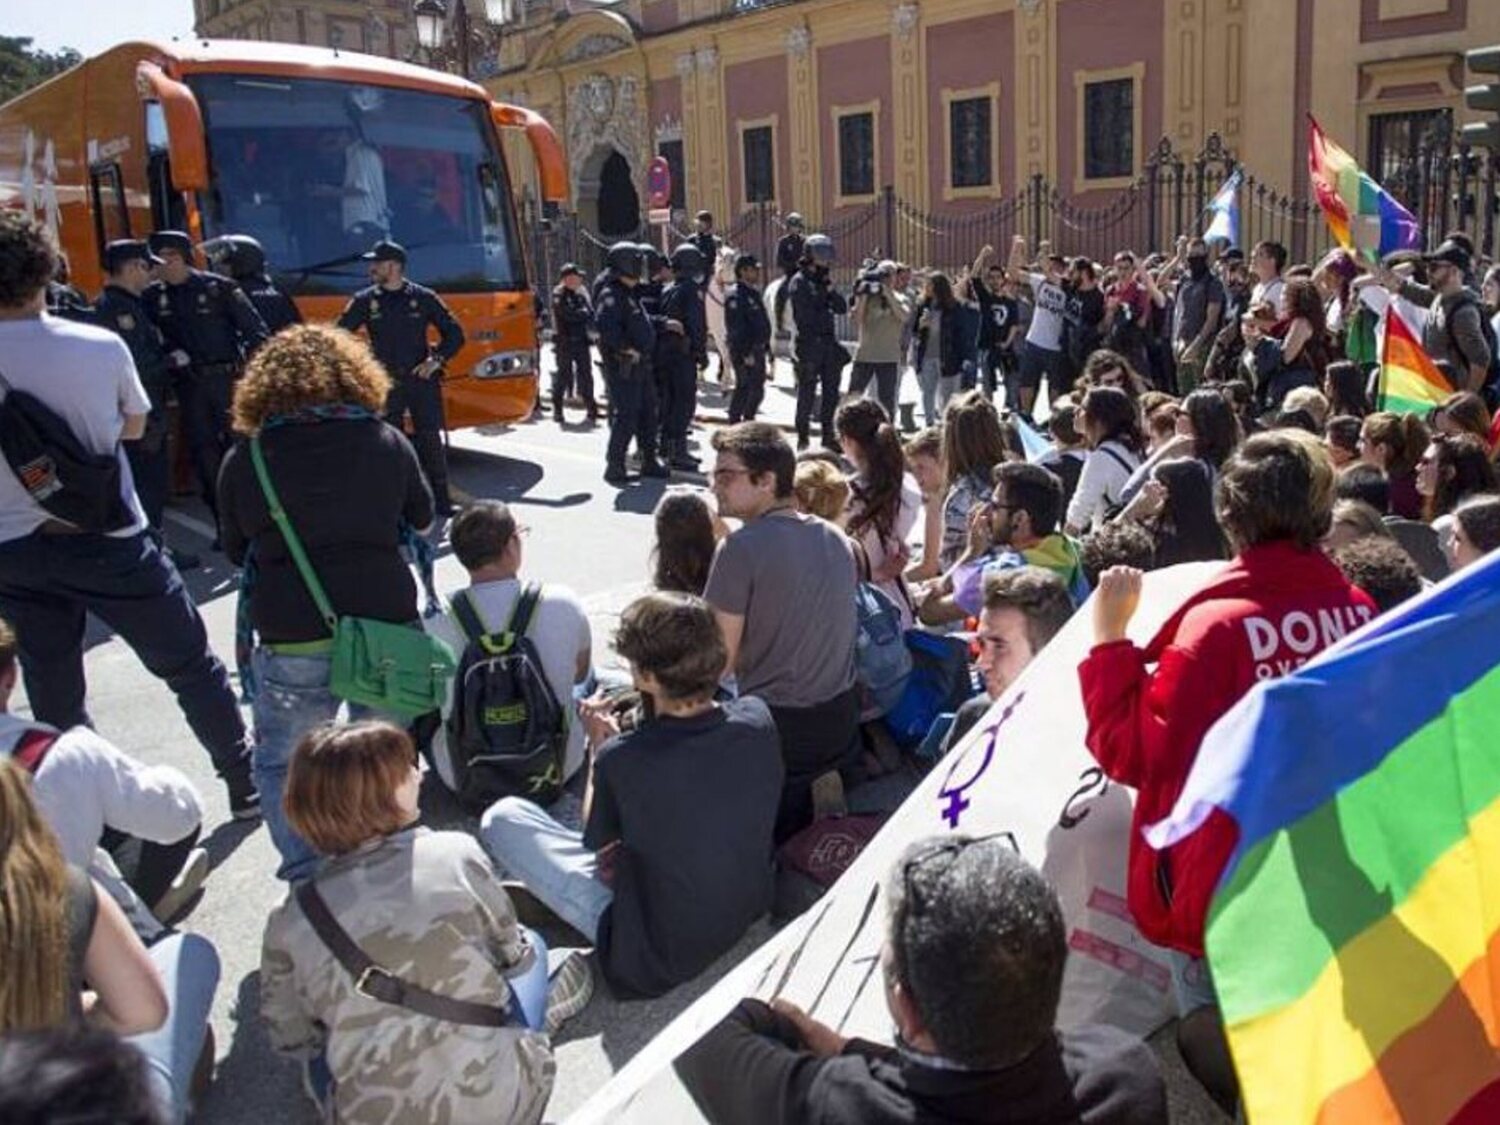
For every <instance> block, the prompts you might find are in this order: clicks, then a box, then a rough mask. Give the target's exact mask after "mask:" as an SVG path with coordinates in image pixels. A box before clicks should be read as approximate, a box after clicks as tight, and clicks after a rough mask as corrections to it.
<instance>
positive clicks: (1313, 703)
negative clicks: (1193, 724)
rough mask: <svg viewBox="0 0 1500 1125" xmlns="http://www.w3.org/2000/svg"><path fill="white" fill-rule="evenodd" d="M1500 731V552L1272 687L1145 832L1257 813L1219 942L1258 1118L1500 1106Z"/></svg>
mask: <svg viewBox="0 0 1500 1125" xmlns="http://www.w3.org/2000/svg"><path fill="white" fill-rule="evenodd" d="M1267 624H1268V627H1269V628H1273V629H1276V630H1278V631H1279V632H1281V633H1282V635H1283V636H1284V637H1285V638H1286V640H1287V643H1288V644H1289V645H1290V646H1291V647H1292V648H1293V649H1294V650H1295V649H1296V648H1297V647H1298V645H1299V644H1303V643H1305V644H1307V645H1309V646H1310V645H1311V643H1312V641H1313V640H1314V639H1315V635H1316V634H1317V632H1318V631H1319V630H1322V629H1327V628H1331V627H1336V626H1337V624H1338V623H1335V622H1332V621H1329V622H1324V621H1322V620H1321V615H1320V618H1319V619H1317V620H1315V619H1314V618H1313V617H1312V616H1311V615H1308V614H1304V613H1299V612H1296V611H1293V612H1291V613H1288V614H1286V615H1285V616H1284V617H1283V618H1282V619H1281V620H1280V621H1279V622H1278V621H1274V620H1272V621H1270V622H1268V623H1267ZM1497 729H1500V555H1492V556H1491V557H1489V558H1488V559H1484V560H1481V561H1480V562H1479V563H1477V564H1475V565H1474V566H1471V567H1469V568H1468V569H1466V570H1464V571H1462V572H1460V573H1459V574H1457V575H1455V576H1453V577H1452V578H1450V579H1449V580H1448V581H1446V582H1444V583H1443V584H1442V585H1441V586H1439V587H1437V588H1436V589H1433V590H1431V591H1429V592H1428V593H1426V594H1425V595H1423V596H1421V597H1419V598H1417V599H1415V600H1414V601H1412V602H1409V603H1407V604H1406V605H1405V606H1402V607H1400V608H1399V609H1397V610H1395V611H1393V612H1392V613H1390V614H1389V615H1388V616H1386V617H1383V618H1381V619H1379V620H1378V621H1376V622H1375V623H1374V624H1372V625H1371V626H1369V627H1368V628H1367V629H1365V630H1363V631H1362V632H1360V633H1359V634H1358V635H1357V636H1352V637H1348V638H1346V639H1345V640H1343V641H1341V642H1339V643H1338V644H1337V645H1335V646H1334V647H1332V648H1330V649H1328V650H1327V651H1326V652H1325V653H1323V654H1322V655H1321V656H1320V657H1318V658H1317V659H1315V660H1313V661H1312V662H1310V663H1309V664H1307V665H1306V666H1304V667H1303V668H1301V669H1299V670H1297V671H1294V672H1292V673H1291V674H1289V675H1287V676H1285V677H1284V678H1282V679H1280V680H1275V681H1270V682H1267V683H1265V684H1261V685H1258V686H1257V687H1256V689H1255V690H1254V691H1252V692H1251V693H1250V694H1249V695H1248V696H1246V697H1245V699H1243V700H1242V701H1241V702H1240V703H1239V704H1238V705H1237V706H1236V707H1235V708H1234V709H1233V710H1231V711H1230V712H1229V714H1228V715H1226V716H1225V717H1224V718H1223V719H1222V720H1221V721H1220V722H1219V723H1218V724H1217V725H1216V726H1215V727H1214V728H1213V730H1211V731H1210V732H1209V734H1208V737H1207V738H1206V739H1205V740H1204V743H1203V748H1202V750H1201V751H1200V752H1199V755H1198V759H1197V762H1196V763H1195V765H1194V767H1193V771H1192V774H1191V775H1190V776H1189V778H1188V782H1187V785H1186V786H1185V787H1184V790H1183V794H1182V796H1181V797H1180V798H1179V800H1178V803H1177V807H1176V808H1175V809H1173V811H1172V815H1171V816H1170V817H1169V818H1168V819H1167V820H1165V821H1163V822H1162V823H1160V824H1156V825H1153V826H1151V828H1149V829H1148V830H1147V838H1148V839H1149V840H1150V841H1151V843H1152V844H1153V845H1154V846H1157V847H1162V846H1166V845H1168V844H1170V843H1172V842H1174V841H1176V840H1180V839H1182V838H1183V837H1185V836H1186V835H1188V833H1190V832H1191V831H1193V830H1194V829H1195V828H1196V827H1197V826H1198V825H1200V824H1201V823H1202V822H1203V821H1204V820H1205V819H1207V817H1208V816H1209V814H1210V813H1211V812H1212V811H1213V810H1215V809H1219V810H1222V811H1223V812H1224V813H1227V814H1228V815H1229V816H1230V817H1232V818H1233V820H1234V822H1235V824H1236V826H1237V827H1238V829H1239V844H1238V846H1237V848H1236V851H1235V853H1234V855H1233V856H1232V857H1231V859H1230V863H1229V866H1228V868H1227V870H1226V873H1225V875H1224V877H1223V879H1222V881H1221V882H1220V884H1219V888H1218V891H1217V893H1216V895H1215V897H1214V901H1213V904H1212V906H1211V908H1210V912H1209V920H1208V932H1207V941H1206V944H1207V950H1208V958H1209V964H1210V967H1211V969H1212V971H1213V980H1214V984H1215V986H1216V988H1217V991H1218V995H1219V1000H1220V1004H1221V1008H1222V1012H1223V1016H1224V1021H1225V1027H1226V1028H1227V1030H1228V1034H1229V1043H1230V1048H1231V1050H1232V1051H1233V1054H1234V1060H1235V1067H1236V1069H1237V1070H1238V1072H1239V1077H1240V1084H1241V1091H1242V1095H1243V1098H1244V1104H1245V1110H1246V1113H1247V1116H1248V1118H1249V1121H1250V1122H1251V1125H1300V1123H1319V1125H1344V1123H1346V1122H1357V1123H1358V1125H1375V1123H1381V1125H1384V1123H1387V1122H1389V1123H1397V1122H1401V1123H1404V1125H1436V1123H1438V1122H1458V1123H1460V1125H1480V1123H1482V1122H1483V1123H1490V1122H1495V1121H1500V746H1497V742H1496V734H1495V732H1496V730H1497Z"/></svg>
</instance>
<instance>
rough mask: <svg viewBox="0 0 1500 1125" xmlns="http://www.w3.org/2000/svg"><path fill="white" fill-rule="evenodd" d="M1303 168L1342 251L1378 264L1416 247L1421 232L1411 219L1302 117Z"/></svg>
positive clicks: (1313, 122) (1311, 119)
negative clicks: (1304, 137) (1304, 133)
mask: <svg viewBox="0 0 1500 1125" xmlns="http://www.w3.org/2000/svg"><path fill="white" fill-rule="evenodd" d="M1307 167H1308V170H1309V171H1310V172H1311V174H1312V185H1313V192H1314V193H1315V194H1316V195H1317V197H1318V206H1319V207H1321V208H1322V209H1323V217H1324V218H1326V219H1327V220H1328V229H1329V230H1331V231H1332V232H1333V237H1334V238H1335V239H1337V240H1338V244H1339V245H1340V246H1342V247H1343V248H1344V249H1346V250H1358V251H1359V252H1361V253H1363V254H1364V255H1365V256H1366V257H1367V258H1369V259H1370V260H1371V261H1377V262H1378V261H1379V260H1380V259H1381V258H1383V257H1384V256H1385V255H1387V254H1389V253H1391V252H1392V251H1394V250H1415V249H1418V248H1420V247H1421V245H1422V228H1421V227H1419V226H1418V225H1417V220H1416V219H1415V218H1413V217H1412V213H1411V212H1410V211H1408V210H1407V209H1406V208H1405V207H1403V206H1401V204H1400V203H1398V202H1397V201H1396V198H1395V197H1394V196H1393V195H1391V193H1390V192H1388V191H1386V190H1385V188H1383V187H1381V186H1380V185H1379V184H1377V183H1376V182H1375V181H1374V180H1373V179H1371V178H1370V176H1369V174H1368V173H1366V172H1365V171H1364V170H1363V169H1362V168H1360V166H1359V165H1358V164H1356V163H1355V162H1354V157H1352V156H1350V155H1349V154H1348V153H1347V152H1345V151H1344V150H1343V149H1342V148H1340V147H1339V146H1338V145H1336V144H1334V143H1333V142H1332V141H1330V140H1329V139H1328V137H1327V136H1326V135H1324V133H1323V129H1322V127H1321V126H1320V125H1319V124H1318V122H1317V120H1316V119H1315V118H1314V117H1313V116H1312V114H1308V115H1307Z"/></svg>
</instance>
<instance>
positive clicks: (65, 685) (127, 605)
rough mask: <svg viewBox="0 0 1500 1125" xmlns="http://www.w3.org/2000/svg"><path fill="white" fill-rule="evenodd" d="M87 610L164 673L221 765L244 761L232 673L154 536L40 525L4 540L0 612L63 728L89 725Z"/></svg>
mask: <svg viewBox="0 0 1500 1125" xmlns="http://www.w3.org/2000/svg"><path fill="white" fill-rule="evenodd" d="M90 613H92V614H93V615H94V616H95V617H97V618H99V620H100V621H102V622H104V624H105V625H107V626H108V627H109V628H110V629H112V630H114V631H115V632H116V633H117V634H119V636H120V639H121V640H123V641H124V642H125V643H126V644H128V645H129V646H130V647H131V649H132V650H133V651H134V652H135V654H136V656H138V657H140V660H141V663H142V664H144V665H145V666H146V669H147V670H148V671H149V672H150V673H151V674H152V675H154V676H156V677H157V678H158V679H160V680H165V681H166V684H167V686H168V687H169V688H171V689H172V691H173V693H174V694H175V695H176V696H177V705H178V706H179V707H180V708H182V714H183V716H184V717H185V718H186V719H187V722H188V726H189V727H191V728H192V730H193V735H194V736H195V737H196V738H197V739H198V742H199V743H200V744H201V745H202V746H203V748H204V749H205V750H207V751H208V755H209V757H210V758H211V759H212V760H213V764H214V770H215V772H216V773H218V775H219V776H220V777H225V776H226V775H229V774H231V773H233V772H234V771H235V770H236V769H243V768H244V767H243V757H244V753H245V746H246V743H247V741H248V740H247V737H246V734H245V721H244V719H243V718H242V717H241V716H240V708H239V703H238V702H237V701H236V699H235V697H234V689H233V688H232V687H230V686H229V673H228V672H227V671H225V669H224V665H223V663H222V662H221V661H220V660H219V658H218V657H217V656H215V655H214V653H213V650H212V649H210V648H209V647H208V632H207V630H206V629H205V628H204V627H203V618H202V617H200V616H199V614H198V607H197V606H196V605H194V604H193V599H192V595H190V594H189V593H188V591H187V587H185V586H184V585H183V584H182V578H181V576H180V575H178V573H177V568H176V567H174V566H173V565H172V564H171V563H170V562H168V561H167V559H166V556H164V555H163V554H162V552H161V549H160V548H159V547H158V546H157V544H156V540H155V539H154V538H152V536H151V535H149V534H148V533H146V532H144V531H143V532H141V533H139V534H137V535H131V536H128V537H126V538H123V539H115V538H111V537H110V536H107V535H44V534H42V533H41V532H39V531H38V532H34V533H33V534H31V535H28V536H26V537H24V538H22V539H12V540H10V541H8V542H5V543H0V614H3V615H4V617H5V619H6V620H7V621H9V622H10V624H11V626H12V627H13V628H14V629H15V631H16V636H17V638H18V644H19V646H20V657H21V670H22V672H24V673H25V676H26V693H27V696H28V698H29V699H30V700H31V712H32V714H33V715H35V716H36V718H37V719H38V720H39V721H41V722H44V723H48V724H50V725H52V726H54V727H58V728H60V729H62V730H66V729H67V728H69V727H75V726H84V725H89V714H88V709H87V707H86V706H85V696H86V693H87V685H86V682H85V680H84V675H83V635H84V625H85V621H86V618H87V616H88V614H90Z"/></svg>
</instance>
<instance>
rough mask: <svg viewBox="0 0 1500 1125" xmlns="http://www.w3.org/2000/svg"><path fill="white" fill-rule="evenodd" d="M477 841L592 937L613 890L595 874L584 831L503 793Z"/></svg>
mask: <svg viewBox="0 0 1500 1125" xmlns="http://www.w3.org/2000/svg"><path fill="white" fill-rule="evenodd" d="M479 842H480V843H482V844H483V845H484V848H485V850H486V851H487V852H489V853H490V856H491V857H492V858H493V859H494V860H495V862H496V863H498V864H500V866H501V867H504V868H505V869H506V870H507V871H508V872H510V874H511V875H512V876H514V877H515V878H517V879H519V880H521V882H523V883H525V884H526V886H527V889H529V890H530V891H531V893H532V894H534V895H536V897H537V898H539V899H541V900H542V902H544V903H546V904H547V906H548V907H549V908H550V909H551V910H552V912H553V913H555V914H556V915H557V916H558V917H559V918H561V919H562V920H563V921H564V922H566V923H568V925H570V926H572V927H573V928H574V929H575V930H577V931H578V932H579V933H581V934H582V935H583V936H584V937H586V938H588V939H589V940H590V941H594V942H597V941H598V940H599V919H600V918H602V917H603V916H604V912H605V910H607V909H608V908H609V904H610V903H611V902H613V901H614V897H615V894H614V892H613V891H612V890H610V889H609V887H608V886H606V885H605V884H604V883H602V882H600V880H599V877H598V863H597V861H596V859H595V856H594V853H593V852H591V851H590V850H589V849H588V848H586V847H584V846H583V833H582V832H575V831H573V830H572V829H571V828H566V827H564V826H563V825H561V824H559V823H558V822H557V821H555V820H553V819H552V818H551V817H550V816H548V815H547V814H546V813H545V812H543V811H542V810H541V809H540V808H538V807H537V806H536V805H534V804H532V803H531V802H530V801H527V800H523V799H522V798H520V797H503V798H501V799H500V800H498V801H496V802H495V803H494V804H493V805H491V806H490V807H489V808H488V809H486V810H485V814H484V817H483V818H482V819H481V820H480V822H479Z"/></svg>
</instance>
